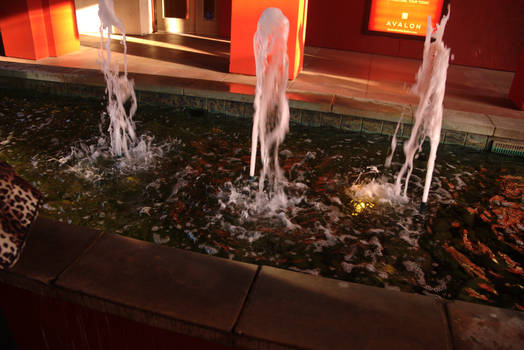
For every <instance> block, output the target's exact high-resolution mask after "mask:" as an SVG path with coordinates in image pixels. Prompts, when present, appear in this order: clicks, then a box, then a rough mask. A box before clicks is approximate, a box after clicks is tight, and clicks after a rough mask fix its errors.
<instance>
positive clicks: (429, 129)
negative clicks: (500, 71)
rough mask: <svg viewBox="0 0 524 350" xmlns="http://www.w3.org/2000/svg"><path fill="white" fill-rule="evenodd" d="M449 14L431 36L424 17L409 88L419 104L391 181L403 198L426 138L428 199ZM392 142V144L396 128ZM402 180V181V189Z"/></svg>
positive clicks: (439, 125)
mask: <svg viewBox="0 0 524 350" xmlns="http://www.w3.org/2000/svg"><path fill="white" fill-rule="evenodd" d="M449 13H450V10H449V7H448V13H447V15H446V16H444V17H443V18H442V20H441V22H440V24H437V30H436V31H435V34H434V35H433V36H432V35H431V28H432V26H431V17H428V25H427V28H428V29H427V33H426V39H425V42H424V55H423V60H422V65H421V67H420V68H419V71H418V73H417V82H416V84H415V85H414V86H413V87H412V91H413V93H415V94H416V95H417V96H418V97H419V104H418V106H417V110H416V112H415V124H414V125H413V128H412V131H411V136H410V138H409V139H408V140H407V141H406V142H405V143H404V147H403V148H404V155H405V157H406V160H405V162H404V164H403V165H402V168H401V169H400V171H399V173H398V175H397V178H396V182H395V193H396V194H397V195H402V196H403V197H404V198H407V190H408V184H409V178H410V177H411V173H412V171H413V160H414V158H415V156H416V155H417V154H418V153H419V152H420V150H421V149H422V144H423V143H424V140H425V139H426V138H429V142H430V152H429V158H428V163H427V170H426V180H425V183H424V192H423V195H422V203H426V202H427V200H428V195H429V188H430V186H431V179H432V176H433V169H434V167H435V160H436V158H437V148H438V144H439V142H440V131H441V128H442V113H443V101H444V93H445V89H446V77H447V70H448V66H449V54H450V50H449V48H447V47H446V46H445V45H444V43H443V42H442V36H443V35H444V30H445V28H446V24H447V22H448V19H449ZM432 37H433V38H434V41H433V42H431V38H432ZM397 130H398V127H397ZM393 142H395V143H396V131H395V135H394V137H393ZM393 146H394V145H393ZM393 150H394V148H393ZM392 156H393V153H392V154H391V155H390V157H388V159H387V160H386V166H389V164H391V157H392ZM402 180H404V187H403V191H402ZM401 193H402V194H401Z"/></svg>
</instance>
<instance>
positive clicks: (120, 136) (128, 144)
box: [98, 0, 137, 159]
mask: <svg viewBox="0 0 524 350" xmlns="http://www.w3.org/2000/svg"><path fill="white" fill-rule="evenodd" d="M98 6H99V7H98V16H99V17H100V59H101V61H102V72H103V73H104V78H105V80H106V84H107V89H106V92H107V98H108V101H107V114H108V115H109V117H110V124H109V129H108V131H109V134H110V138H111V154H112V155H113V156H121V155H124V156H125V157H126V158H128V159H129V158H131V157H132V156H131V153H130V148H132V147H135V146H136V145H137V137H136V133H135V123H134V122H133V115H134V114H135V112H136V109H137V101H136V95H135V89H134V82H133V81H132V80H129V79H128V78H127V57H126V53H127V45H126V33H125V28H124V24H123V23H122V21H120V19H119V18H118V17H117V16H116V14H115V10H114V4H113V0H99V1H98ZM113 26H115V27H116V28H117V29H118V30H119V31H120V32H121V33H122V44H123V45H124V74H123V75H120V74H119V69H118V63H115V64H114V65H112V63H111V33H112V27H113ZM128 100H131V101H130V102H131V106H130V108H129V112H127V111H126V108H125V106H124V105H125V103H126V102H127V101H128Z"/></svg>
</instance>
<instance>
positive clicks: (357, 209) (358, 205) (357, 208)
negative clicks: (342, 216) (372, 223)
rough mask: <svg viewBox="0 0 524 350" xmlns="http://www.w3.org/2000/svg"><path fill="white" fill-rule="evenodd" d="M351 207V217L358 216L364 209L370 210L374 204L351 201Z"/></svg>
mask: <svg viewBox="0 0 524 350" xmlns="http://www.w3.org/2000/svg"><path fill="white" fill-rule="evenodd" d="M351 205H352V206H353V212H352V213H351V215H352V216H357V215H360V214H362V213H363V212H364V210H366V209H372V208H373V207H375V203H373V202H366V201H362V200H358V201H355V200H352V201H351Z"/></svg>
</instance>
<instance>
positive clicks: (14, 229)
mask: <svg viewBox="0 0 524 350" xmlns="http://www.w3.org/2000/svg"><path fill="white" fill-rule="evenodd" d="M41 198H42V196H41V194H40V192H38V191H37V190H36V189H34V188H33V187H32V186H31V185H30V184H28V183H27V182H25V181H24V180H23V179H22V178H20V177H19V176H18V175H16V173H15V172H14V170H13V168H11V166H9V164H7V163H5V162H2V161H0V224H1V225H0V270H3V269H8V268H11V267H13V266H14V265H15V264H16V262H17V261H18V258H19V257H20V252H21V250H22V248H23V247H24V245H25V241H26V236H27V232H28V230H29V227H30V226H31V224H32V223H33V221H34V220H35V219H36V217H37V215H38V208H39V207H40V204H41Z"/></svg>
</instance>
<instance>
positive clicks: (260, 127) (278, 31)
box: [249, 8, 289, 202]
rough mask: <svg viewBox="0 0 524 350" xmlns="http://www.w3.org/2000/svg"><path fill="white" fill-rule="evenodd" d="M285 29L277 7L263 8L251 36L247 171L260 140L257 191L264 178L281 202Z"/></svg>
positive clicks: (285, 109)
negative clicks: (254, 81)
mask: <svg viewBox="0 0 524 350" xmlns="http://www.w3.org/2000/svg"><path fill="white" fill-rule="evenodd" d="M288 32H289V21H288V19H287V18H286V16H284V14H283V13H282V11H281V10H279V9H277V8H267V9H266V10H264V12H263V13H262V15H261V16H260V19H259V20H258V25H257V31H256V33H255V36H254V39H253V46H254V51H255V61H256V75H257V84H256V91H255V102H254V109H255V113H254V116H253V131H252V139H251V163H250V171H249V175H250V176H251V177H254V175H255V163H256V156H257V144H258V143H260V158H261V160H262V170H261V173H260V179H259V193H261V192H262V191H263V188H264V182H265V180H266V178H267V180H268V183H269V186H270V188H271V189H270V190H272V191H273V192H272V193H273V194H276V197H280V198H281V199H282V200H283V201H284V202H285V194H284V193H283V190H282V188H281V186H280V185H281V183H282V179H283V173H282V169H281V168H280V165H279V162H278V148H279V146H280V144H281V143H282V142H283V141H284V138H285V136H286V133H287V132H288V131H289V104H288V101H287V98H286V88H287V80H288V55H287V37H288ZM271 153H273V155H271Z"/></svg>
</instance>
